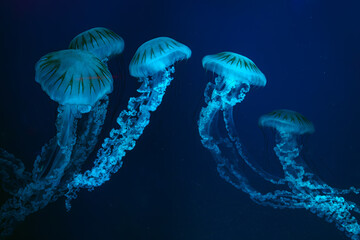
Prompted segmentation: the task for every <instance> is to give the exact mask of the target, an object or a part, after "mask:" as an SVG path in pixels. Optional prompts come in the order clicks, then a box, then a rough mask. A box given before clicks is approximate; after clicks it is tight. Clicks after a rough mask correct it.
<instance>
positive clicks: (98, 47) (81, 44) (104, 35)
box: [69, 27, 124, 62]
mask: <svg viewBox="0 0 360 240" xmlns="http://www.w3.org/2000/svg"><path fill="white" fill-rule="evenodd" d="M69 48H70V49H81V50H86V51H89V52H91V53H93V54H94V55H95V56H96V57H98V58H99V59H101V60H102V61H103V62H107V61H108V59H109V58H111V57H112V56H115V55H119V54H121V53H122V52H123V50H124V40H123V39H122V38H121V37H120V36H119V35H117V34H116V33H114V32H113V31H111V30H110V29H107V28H103V27H96V28H92V29H90V30H87V31H85V32H82V33H80V34H79V35H77V36H76V37H74V38H73V40H71V42H70V45H69Z"/></svg>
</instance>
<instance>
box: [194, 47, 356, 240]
mask: <svg viewBox="0 0 360 240" xmlns="http://www.w3.org/2000/svg"><path fill="white" fill-rule="evenodd" d="M239 59H242V60H243V59H246V60H247V61H248V62H247V66H248V67H245V66H246V65H245V64H244V63H243V62H242V64H240V63H239V64H237V62H238V60H239ZM249 61H250V60H249V59H247V58H244V57H242V56H240V55H238V54H234V53H220V54H216V55H210V56H206V57H204V59H203V66H204V68H205V69H207V70H210V71H213V72H214V73H216V74H217V75H218V76H217V77H216V79H215V84H213V83H211V82H210V83H208V85H207V87H206V89H205V101H206V104H207V105H206V106H205V107H204V108H202V110H201V113H200V118H199V121H198V125H199V133H200V136H201V141H202V143H203V145H204V147H206V148H208V149H209V150H210V151H211V153H212V155H213V157H214V159H215V160H216V163H217V170H218V172H219V175H220V176H221V177H222V178H223V179H225V180H226V181H227V182H229V183H231V184H232V185H233V186H235V187H236V188H238V189H240V190H242V191H243V192H245V193H247V194H248V195H249V196H250V198H251V199H252V200H253V201H255V202H256V203H258V204H260V205H264V206H271V207H274V208H291V209H294V208H301V209H307V210H310V211H311V212H312V213H314V214H316V215H318V216H319V217H323V218H324V219H325V220H326V221H328V222H334V223H335V224H336V226H337V228H338V229H339V230H341V231H344V232H345V233H346V235H347V236H348V237H350V238H351V239H353V240H355V239H359V235H360V225H359V224H358V222H357V220H356V219H355V217H354V216H353V215H352V212H356V213H360V209H359V207H358V206H357V205H356V204H355V203H353V202H351V201H348V200H346V199H345V198H344V197H343V195H345V194H349V193H355V194H359V190H358V189H355V188H353V187H351V188H350V189H348V190H340V189H336V188H333V187H331V186H329V185H327V184H326V183H324V182H323V181H321V180H320V179H319V178H318V177H317V176H316V175H315V174H313V173H312V172H311V171H310V170H309V169H308V167H307V165H306V163H305V162H304V161H303V160H302V158H301V154H300V151H301V147H302V146H301V144H300V142H299V139H300V137H301V136H302V135H304V134H310V133H313V132H314V131H315V129H314V126H313V124H312V123H311V122H310V121H309V120H308V119H307V118H305V117H304V116H303V115H301V114H300V113H297V112H294V111H291V110H277V111H273V112H271V113H268V114H265V115H263V116H262V117H260V119H259V126H260V127H268V128H272V129H275V130H276V135H277V136H276V138H275V147H274V151H275V154H276V156H277V158H278V159H279V161H280V164H281V166H282V168H283V171H284V177H282V178H279V177H275V176H273V175H271V174H269V173H268V172H266V171H264V170H263V169H262V168H261V167H260V166H259V165H257V164H256V161H255V159H251V158H249V156H248V154H247V152H246V151H245V148H244V146H243V143H242V142H241V141H240V138H239V136H238V133H237V131H236V128H235V124H234V120H233V107H234V106H235V105H236V104H237V103H241V102H242V100H243V99H244V98H245V96H246V93H247V92H248V91H249V90H250V86H251V85H258V86H264V85H265V83H266V80H265V77H264V75H263V74H262V73H261V72H260V70H259V69H258V68H257V67H254V66H255V64H253V65H252V64H249ZM251 63H252V62H251ZM250 65H252V67H250ZM219 113H222V114H219ZM217 116H222V117H223V120H224V123H225V129H226V134H225V135H222V134H221V133H220V131H216V128H217V125H216V123H217V121H214V119H215V117H217ZM240 161H244V162H245V163H246V164H247V165H248V166H249V167H250V168H251V169H252V170H253V171H255V172H256V173H257V174H258V175H260V176H261V177H262V178H263V179H265V180H267V181H269V182H271V183H273V184H281V185H284V186H285V187H287V189H286V190H276V191H274V192H268V193H261V192H260V191H258V190H256V189H255V188H254V187H253V186H252V185H251V184H250V183H249V180H248V178H247V176H246V174H245V172H244V171H243V169H242V168H241V167H240V164H239V163H240Z"/></svg>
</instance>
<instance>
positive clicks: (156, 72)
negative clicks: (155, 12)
mask: <svg viewBox="0 0 360 240" xmlns="http://www.w3.org/2000/svg"><path fill="white" fill-rule="evenodd" d="M190 56H191V50H190V49H189V48H188V47H186V46H185V45H183V44H181V43H179V42H177V41H175V40H173V39H171V38H168V37H160V38H155V39H153V40H150V41H148V42H146V43H144V44H143V45H141V46H140V47H139V48H138V50H137V51H136V53H135V55H134V57H133V59H132V60H131V63H130V74H131V75H132V76H134V77H138V78H139V81H140V82H141V83H142V85H141V86H140V88H139V89H138V92H139V93H141V94H140V96H138V97H132V98H130V100H129V103H128V106H127V109H126V110H123V111H122V112H121V113H120V115H119V117H118V119H117V123H118V124H119V128H118V129H112V130H111V132H110V137H109V138H106V139H105V140H104V143H103V144H102V148H101V149H100V150H99V151H98V153H97V158H96V160H95V166H94V167H93V168H92V169H90V170H87V171H85V172H84V173H83V174H78V175H76V176H75V178H74V181H72V182H71V183H69V184H68V188H69V191H68V193H67V194H66V196H67V197H68V201H67V202H66V207H67V209H70V207H71V206H70V201H71V199H74V198H76V196H77V191H78V190H79V189H80V188H88V189H90V190H92V189H93V188H94V187H97V186H100V185H102V184H103V183H104V182H106V181H108V180H109V179H110V176H111V174H113V173H116V172H117V171H118V170H119V169H120V168H121V166H122V164H123V161H122V159H123V157H124V156H125V154H126V151H130V150H132V149H133V148H134V147H135V144H136V140H137V139H138V138H139V137H140V136H141V134H142V133H143V131H144V129H145V127H146V126H147V125H148V124H149V122H150V112H152V111H155V110H156V109H157V107H158V106H159V105H160V104H161V101H162V98H163V96H164V94H165V91H166V88H167V86H168V85H169V84H170V82H171V81H172V79H173V78H172V77H171V74H172V73H174V71H175V68H174V66H173V65H174V64H175V63H176V62H178V61H180V60H183V59H188V58H190Z"/></svg>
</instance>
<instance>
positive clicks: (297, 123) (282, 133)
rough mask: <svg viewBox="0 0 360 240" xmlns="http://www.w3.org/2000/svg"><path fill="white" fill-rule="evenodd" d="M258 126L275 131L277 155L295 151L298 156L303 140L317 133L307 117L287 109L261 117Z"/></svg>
mask: <svg viewBox="0 0 360 240" xmlns="http://www.w3.org/2000/svg"><path fill="white" fill-rule="evenodd" d="M258 124H259V126H260V127H263V128H272V129H275V131H276V136H275V144H276V147H275V148H274V149H275V153H276V155H278V154H280V153H281V152H291V151H295V155H297V156H298V155H299V152H300V150H301V148H302V145H301V143H300V140H301V138H302V137H303V136H304V135H308V134H312V133H313V132H314V131H315V128H314V125H313V123H312V122H310V121H309V120H308V119H307V118H306V117H304V116H303V115H302V114H300V113H298V112H295V111H292V110H287V109H281V110H275V111H272V112H270V113H268V114H265V115H263V116H261V117H260V118H259V121H258ZM278 150H280V152H279V151H278ZM297 156H295V157H297Z"/></svg>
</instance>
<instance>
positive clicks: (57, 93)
mask: <svg viewBox="0 0 360 240" xmlns="http://www.w3.org/2000/svg"><path fill="white" fill-rule="evenodd" d="M35 70H36V74H35V81H36V82H38V83H39V84H40V85H41V87H42V89H43V90H44V91H45V92H46V93H47V94H48V95H49V97H50V98H51V99H52V100H54V101H56V102H58V103H59V104H60V107H61V108H60V111H59V112H60V113H59V117H58V123H57V125H58V143H59V145H60V146H67V144H68V143H69V142H68V141H70V140H71V138H69V136H70V135H73V134H74V133H72V132H73V131H74V129H75V128H74V127H75V126H74V124H73V123H74V121H75V118H78V115H79V114H80V113H86V112H89V111H90V110H91V107H92V106H93V105H94V104H95V103H96V102H97V101H98V100H99V99H101V98H103V97H104V96H105V95H106V94H108V93H110V92H111V91H112V85H113V79H112V76H111V74H110V72H109V70H108V69H107V67H106V65H105V64H104V63H102V62H101V61H100V59H98V58H97V57H96V56H95V55H93V54H92V53H90V52H87V51H83V50H62V51H58V52H52V53H49V54H46V55H45V56H43V57H42V58H41V59H40V60H39V61H38V62H37V63H36V65H35Z"/></svg>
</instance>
